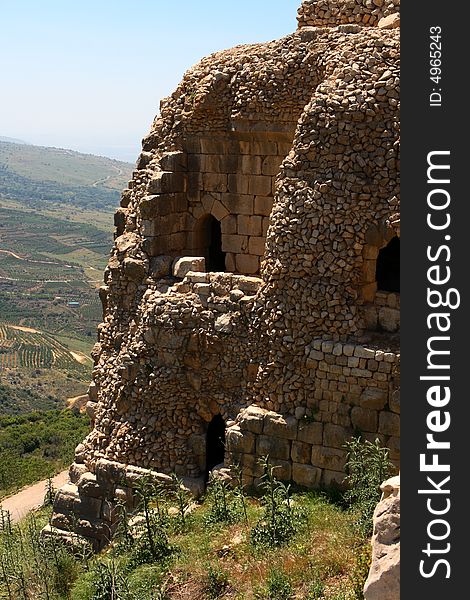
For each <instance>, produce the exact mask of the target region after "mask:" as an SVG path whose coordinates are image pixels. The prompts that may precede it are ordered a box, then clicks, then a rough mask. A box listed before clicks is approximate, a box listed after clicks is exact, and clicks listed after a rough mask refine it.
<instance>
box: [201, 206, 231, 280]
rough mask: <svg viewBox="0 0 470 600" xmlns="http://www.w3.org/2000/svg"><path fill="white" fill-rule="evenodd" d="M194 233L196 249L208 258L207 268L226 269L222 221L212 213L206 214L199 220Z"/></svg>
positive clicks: (209, 269)
mask: <svg viewBox="0 0 470 600" xmlns="http://www.w3.org/2000/svg"><path fill="white" fill-rule="evenodd" d="M194 233H195V244H194V251H195V252H196V253H197V254H199V255H200V256H204V258H205V259H206V270H207V271H219V272H221V271H225V252H222V230H221V227H220V222H219V221H218V220H217V219H216V218H215V217H213V216H212V215H205V216H204V217H202V218H201V219H200V220H199V221H198V223H197V225H196V229H195V232H194Z"/></svg>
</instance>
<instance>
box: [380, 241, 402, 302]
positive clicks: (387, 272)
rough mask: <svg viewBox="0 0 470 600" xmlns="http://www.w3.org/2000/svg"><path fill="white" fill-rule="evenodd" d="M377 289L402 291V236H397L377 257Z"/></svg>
mask: <svg viewBox="0 0 470 600" xmlns="http://www.w3.org/2000/svg"><path fill="white" fill-rule="evenodd" d="M376 279H377V289H378V290H381V291H383V292H396V293H400V238H398V237H397V236H395V237H394V238H392V239H391V240H390V242H389V243H388V245H387V246H385V248H382V250H381V251H380V252H379V256H378V258H377V271H376Z"/></svg>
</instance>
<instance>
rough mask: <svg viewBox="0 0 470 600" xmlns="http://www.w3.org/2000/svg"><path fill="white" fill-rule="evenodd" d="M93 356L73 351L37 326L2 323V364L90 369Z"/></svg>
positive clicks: (67, 369) (13, 366)
mask: <svg viewBox="0 0 470 600" xmlns="http://www.w3.org/2000/svg"><path fill="white" fill-rule="evenodd" d="M91 362H92V361H91V358H90V357H89V356H87V354H85V353H84V352H82V351H80V350H78V348H77V349H76V350H70V349H69V348H68V347H67V346H66V345H65V344H63V343H61V342H59V341H58V340H57V339H55V338H54V337H53V336H52V335H50V334H48V333H44V332H42V331H37V330H35V329H31V328H27V327H21V326H17V325H9V324H6V323H1V322H0V366H1V367H2V368H10V369H11V368H17V367H25V368H29V369H52V368H55V369H64V370H66V371H78V373H82V372H83V371H87V370H88V369H87V368H86V366H87V365H88V366H89V365H91Z"/></svg>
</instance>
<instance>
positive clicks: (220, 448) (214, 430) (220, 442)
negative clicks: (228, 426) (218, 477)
mask: <svg viewBox="0 0 470 600" xmlns="http://www.w3.org/2000/svg"><path fill="white" fill-rule="evenodd" d="M224 455H225V421H224V420H223V418H222V416H221V415H216V416H215V417H214V418H213V419H212V421H211V422H210V423H209V426H208V428H207V436H206V473H205V478H206V481H208V479H209V473H210V472H211V470H212V469H213V468H214V467H215V466H217V465H220V464H221V463H223V462H224Z"/></svg>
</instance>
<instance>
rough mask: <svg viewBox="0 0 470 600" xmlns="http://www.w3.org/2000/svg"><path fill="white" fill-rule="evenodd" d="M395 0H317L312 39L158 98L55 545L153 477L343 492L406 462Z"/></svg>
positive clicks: (109, 512)
mask: <svg viewBox="0 0 470 600" xmlns="http://www.w3.org/2000/svg"><path fill="white" fill-rule="evenodd" d="M398 11H399V1H398V0H336V1H335V0H318V1H313V0H306V1H305V2H303V4H302V6H301V8H300V10H299V18H298V20H299V27H298V30H297V31H296V32H295V33H293V34H291V35H288V36H286V37H284V38H282V39H280V40H277V41H273V42H270V43H265V44H255V45H249V46H238V47H236V48H233V49H231V50H226V51H223V52H218V53H215V54H213V55H211V56H209V57H208V58H205V59H203V60H202V61H201V62H200V63H199V64H197V65H196V66H194V67H193V68H192V69H190V70H189V71H188V72H187V73H186V74H185V75H184V77H183V80H182V82H181V83H180V85H179V86H178V88H177V89H176V91H175V92H174V93H173V94H172V95H171V96H170V97H169V98H166V99H164V100H163V101H162V102H161V109H160V114H159V116H158V117H157V118H156V119H155V121H154V123H153V125H152V127H151V130H150V133H149V135H148V136H147V137H146V138H145V139H144V140H143V146H142V153H141V155H140V156H139V159H138V161H137V165H136V170H135V171H134V174H133V178H132V181H130V182H129V186H128V189H126V190H125V191H124V192H123V193H122V200H121V207H120V208H119V210H118V211H117V213H116V216H115V225H116V234H115V243H114V248H113V251H112V256H111V258H110V260H109V263H108V266H107V268H106V271H105V276H104V285H103V287H102V288H101V290H100V296H101V299H102V302H103V322H102V324H101V325H100V326H99V328H98V342H97V344H96V345H95V347H94V350H93V358H94V361H95V367H94V371H93V383H92V384H91V386H90V388H89V402H88V405H87V410H88V413H89V414H90V416H91V417H92V421H93V430H92V432H91V433H90V434H89V435H88V437H87V438H86V439H85V440H84V442H83V443H82V444H80V445H79V446H78V447H77V449H76V455H75V462H74V464H73V465H72V466H71V468H70V483H69V484H67V485H66V486H65V487H64V488H62V489H61V490H60V492H59V494H58V496H57V498H56V501H55V505H54V515H53V518H52V525H51V527H50V528H49V530H50V531H53V532H54V533H56V534H63V535H69V533H68V532H71V531H74V532H75V533H76V534H78V535H80V536H83V537H85V538H86V539H88V540H91V541H92V542H93V544H94V545H95V547H97V548H99V547H101V546H103V545H104V544H105V543H106V542H107V541H108V540H109V539H110V538H111V537H112V534H113V531H114V528H115V526H116V519H117V517H116V511H115V506H116V502H117V501H124V502H126V503H127V504H128V506H130V507H132V506H133V505H134V501H135V499H134V494H133V491H132V490H133V486H134V485H135V482H136V480H138V479H139V477H141V476H142V475H143V474H145V473H147V472H148V470H151V471H152V472H154V474H155V477H157V478H159V479H160V481H162V482H169V477H168V475H169V474H170V473H172V472H176V473H177V474H178V475H180V476H181V477H184V478H185V480H186V481H187V482H188V485H189V484H191V482H192V483H193V484H197V485H199V487H201V485H203V484H204V480H205V478H206V477H207V473H208V471H209V470H210V469H212V468H213V467H214V466H215V465H217V464H219V463H221V462H223V463H224V464H225V467H227V468H230V467H232V466H234V465H239V466H240V467H241V470H242V474H243V478H244V481H245V483H246V484H256V483H257V480H258V478H259V476H260V475H261V472H260V467H259V463H258V459H259V458H260V457H262V456H265V455H269V456H270V458H271V461H272V462H274V463H275V464H277V465H278V467H279V470H278V476H279V477H282V478H283V479H286V480H292V481H294V482H296V483H297V484H300V485H302V486H306V487H315V486H320V485H330V484H333V483H335V482H336V483H337V484H341V482H342V480H343V477H344V472H343V469H344V464H345V451H344V447H343V445H344V442H345V441H347V440H348V439H350V438H351V436H352V435H355V434H358V433H362V434H363V435H364V436H365V437H366V438H369V439H375V438H376V437H379V438H380V439H381V441H382V442H383V443H384V444H386V445H387V446H388V447H389V448H390V449H391V456H392V458H393V460H394V461H396V462H398V459H399V434H400V421H399V414H400V401H399V395H398V388H399V358H400V355H399V327H400V320H399V301H400V295H399V291H400V290H399V271H398V266H397V264H398V255H399V234H400V230H399V224H400V218H399V29H398V26H399V22H400V21H399V14H398Z"/></svg>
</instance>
